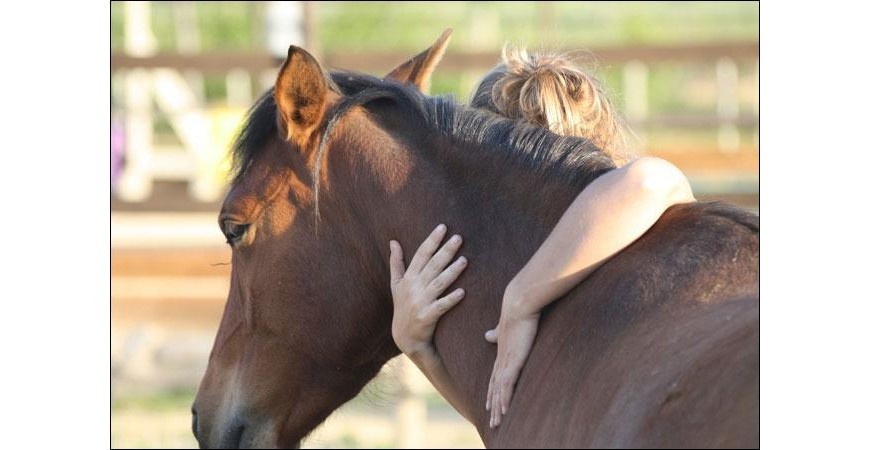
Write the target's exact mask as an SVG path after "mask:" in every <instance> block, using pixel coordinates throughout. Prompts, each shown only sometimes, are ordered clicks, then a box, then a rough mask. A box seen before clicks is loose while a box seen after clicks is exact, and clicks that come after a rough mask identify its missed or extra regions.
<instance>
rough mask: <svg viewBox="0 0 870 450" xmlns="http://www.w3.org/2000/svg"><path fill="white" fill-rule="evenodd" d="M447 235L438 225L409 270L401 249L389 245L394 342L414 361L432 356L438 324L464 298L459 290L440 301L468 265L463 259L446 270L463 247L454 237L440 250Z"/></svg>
mask: <svg viewBox="0 0 870 450" xmlns="http://www.w3.org/2000/svg"><path fill="white" fill-rule="evenodd" d="M446 233H447V227H446V226H444V225H438V226H437V227H436V228H435V230H434V231H432V234H430V235H429V237H428V238H426V240H425V241H423V243H422V244H420V248H419V249H418V250H417V253H416V254H415V255H414V257H413V258H412V259H411V264H410V265H408V269H407V270H405V262H404V259H403V256H402V247H401V245H399V243H398V242H396V241H390V279H391V283H390V286H391V289H392V291H393V326H392V332H393V339H394V340H395V341H396V346H397V347H399V350H401V351H402V353H405V354H406V355H408V356H411V357H413V356H415V355H420V354H425V353H432V350H433V347H432V335H433V334H434V333H435V324H436V323H438V319H440V318H441V316H442V315H444V313H446V312H447V311H449V310H450V308H452V307H453V306H455V305H456V304H457V303H459V301H460V300H462V298H463V297H464V296H465V291H464V290H463V289H456V290H454V291H453V292H451V293H450V294H448V295H446V296H444V297H441V298H438V296H439V295H441V293H442V292H444V290H445V289H447V286H450V285H451V284H453V282H454V281H456V278H458V277H459V275H460V274H461V273H462V271H463V270H465V267H466V265H467V260H466V259H465V257H464V256H460V257H459V258H458V259H457V260H456V261H454V262H453V264H450V267H447V265H448V264H449V263H450V261H451V260H452V259H453V257H454V256H455V255H456V252H457V251H458V250H459V246H460V245H462V238H461V237H459V235H454V236H453V237H451V238H450V239H449V240H448V241H447V243H446V244H444V246H443V247H441V248H440V249H439V248H438V246H439V245H440V244H441V241H442V240H443V239H444V235H445V234H446ZM445 267H447V268H446V269H445Z"/></svg>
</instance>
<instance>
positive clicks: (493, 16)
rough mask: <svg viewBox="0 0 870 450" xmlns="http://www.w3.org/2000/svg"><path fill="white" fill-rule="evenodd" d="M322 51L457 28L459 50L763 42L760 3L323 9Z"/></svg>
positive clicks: (319, 11) (398, 45)
mask: <svg viewBox="0 0 870 450" xmlns="http://www.w3.org/2000/svg"><path fill="white" fill-rule="evenodd" d="M315 19H316V24H315V29H316V30H318V39H320V45H321V46H322V50H323V51H326V52H329V51H335V50H342V51H348V50H368V51H371V50H386V49H390V50H407V51H416V50H418V49H420V48H425V47H426V46H428V45H429V44H430V43H431V41H432V39H433V36H438V34H440V33H441V31H443V30H444V28H447V27H453V28H454V31H455V32H454V35H453V40H452V41H451V46H452V47H453V48H454V49H459V50H468V49H481V48H483V49H493V48H499V47H500V46H501V45H502V43H504V42H505V41H512V42H525V43H526V44H528V45H531V46H544V47H547V48H568V49H570V48H577V47H596V46H605V45H632V44H667V43H681V42H693V43H702V42H723V41H752V40H757V39H758V3H755V2H384V3H379V4H378V5H377V7H373V5H372V4H370V3H366V2H318V3H316V7H315Z"/></svg>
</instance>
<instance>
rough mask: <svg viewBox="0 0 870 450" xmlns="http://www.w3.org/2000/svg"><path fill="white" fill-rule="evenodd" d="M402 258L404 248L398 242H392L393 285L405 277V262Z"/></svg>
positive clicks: (391, 279) (391, 272) (391, 276)
mask: <svg viewBox="0 0 870 450" xmlns="http://www.w3.org/2000/svg"><path fill="white" fill-rule="evenodd" d="M402 257H403V254H402V246H401V245H399V243H398V242H397V241H390V281H391V282H392V283H393V284H396V282H398V281H399V280H401V279H402V277H404V276H405V260H404V259H402Z"/></svg>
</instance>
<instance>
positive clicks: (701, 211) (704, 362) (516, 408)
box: [488, 203, 759, 448]
mask: <svg viewBox="0 0 870 450" xmlns="http://www.w3.org/2000/svg"><path fill="white" fill-rule="evenodd" d="M758 252H759V248H758V218H757V216H755V215H752V214H749V213H747V212H744V211H742V210H739V209H737V208H735V207H731V206H728V205H724V204H719V203H699V204H691V205H679V206H676V207H673V208H671V209H669V210H668V211H667V212H666V213H665V214H664V215H663V216H662V218H661V219H660V220H659V221H658V222H657V223H656V225H654V226H653V227H652V228H651V229H650V230H649V231H648V232H647V233H646V234H645V235H644V236H643V237H641V238H640V239H639V240H638V241H636V242H635V243H633V244H632V245H631V246H629V247H628V248H626V249H625V250H623V251H622V252H620V253H619V254H618V255H616V256H615V257H614V258H612V259H611V260H610V261H608V262H607V263H606V264H604V265H602V266H601V267H600V268H599V269H598V270H597V271H596V272H595V273H593V274H592V275H590V276H589V277H588V278H587V279H586V280H585V281H584V282H583V283H582V284H581V285H579V286H578V287H576V288H575V289H574V290H572V291H571V292H570V293H569V294H568V295H566V296H565V297H564V298H563V299H560V300H559V301H557V302H554V304H552V305H551V306H550V307H549V308H547V309H545V311H544V312H543V313H542V319H541V325H540V329H539V332H538V336H537V338H536V340H535V344H534V347H533V349H532V353H531V355H530V357H529V360H528V361H527V364H526V366H525V368H524V369H523V372H522V374H521V376H520V378H519V380H518V382H517V386H516V393H515V396H514V399H513V401H512V405H511V409H510V411H509V412H508V414H507V415H506V416H505V418H504V421H503V423H502V425H501V426H500V427H499V428H500V430H495V431H493V432H491V433H492V436H491V437H492V439H491V440H488V441H489V442H491V443H492V444H493V445H495V446H499V447H501V446H505V447H513V446H529V445H534V446H553V447H680V448H688V447H691V448H698V447H746V446H749V447H752V446H758V445H759V442H758V423H759V412H758V382H759V381H758V380H759V378H758V374H759V344H758V342H759V341H758V333H759V299H758V270H759V268H758Z"/></svg>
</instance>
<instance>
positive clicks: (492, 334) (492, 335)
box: [483, 329, 498, 344]
mask: <svg viewBox="0 0 870 450" xmlns="http://www.w3.org/2000/svg"><path fill="white" fill-rule="evenodd" d="M483 337H484V338H486V340H487V341H488V342H490V343H492V344H495V343H497V342H498V331H497V329H492V330H489V331H487V332H486V333H485V334H484V335H483Z"/></svg>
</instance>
